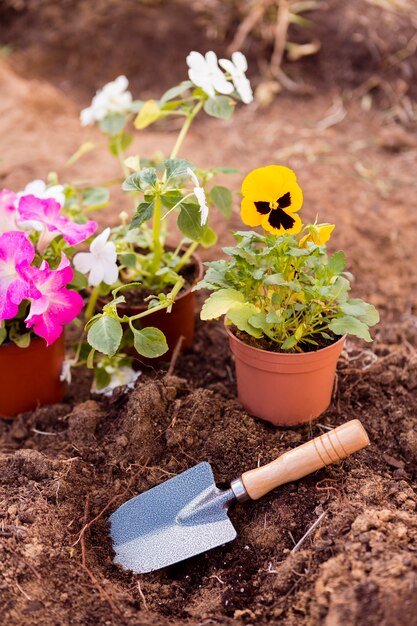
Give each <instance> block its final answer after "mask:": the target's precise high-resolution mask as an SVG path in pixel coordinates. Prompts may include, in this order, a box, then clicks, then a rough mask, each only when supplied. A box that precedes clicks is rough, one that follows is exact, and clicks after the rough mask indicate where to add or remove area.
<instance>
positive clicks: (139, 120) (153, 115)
mask: <svg viewBox="0 0 417 626" xmlns="http://www.w3.org/2000/svg"><path fill="white" fill-rule="evenodd" d="M161 117H165V113H164V112H163V111H161V109H160V107H159V105H158V103H157V102H156V101H155V100H147V101H146V102H144V104H143V106H142V108H141V110H140V111H139V113H138V115H137V117H136V119H135V122H134V124H135V128H137V129H138V130H143V129H144V128H146V127H147V126H150V125H151V124H153V123H154V122H156V120H159V119H160V118H161Z"/></svg>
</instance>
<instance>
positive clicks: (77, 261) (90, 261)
mask: <svg viewBox="0 0 417 626" xmlns="http://www.w3.org/2000/svg"><path fill="white" fill-rule="evenodd" d="M72 262H73V264H74V267H75V269H76V270H77V272H81V274H88V272H89V271H90V270H91V268H92V267H93V265H94V256H93V255H92V254H91V252H78V253H77V254H76V255H75V256H74V258H73V259H72Z"/></svg>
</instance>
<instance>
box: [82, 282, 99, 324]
mask: <svg viewBox="0 0 417 626" xmlns="http://www.w3.org/2000/svg"><path fill="white" fill-rule="evenodd" d="M99 295H100V290H99V286H97V287H94V289H93V291H92V292H91V296H90V300H89V302H88V304H87V308H86V310H85V319H86V321H87V322H88V321H89V320H90V319H91V318H92V317H93V314H94V307H95V306H96V302H97V298H98V297H99Z"/></svg>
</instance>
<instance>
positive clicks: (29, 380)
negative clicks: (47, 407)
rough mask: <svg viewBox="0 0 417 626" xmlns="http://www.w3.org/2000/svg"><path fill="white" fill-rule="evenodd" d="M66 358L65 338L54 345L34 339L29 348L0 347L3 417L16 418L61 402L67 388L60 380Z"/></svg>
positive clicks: (1, 409)
mask: <svg viewBox="0 0 417 626" xmlns="http://www.w3.org/2000/svg"><path fill="white" fill-rule="evenodd" d="M64 356H65V342H64V336H63V335H61V337H60V338H59V339H58V340H57V341H55V343H53V344H52V345H51V346H49V347H48V346H47V345H46V342H45V341H44V340H43V339H41V338H40V337H32V341H31V342H30V345H29V346H28V347H27V348H18V347H17V346H16V345H15V344H14V343H7V344H3V345H1V346H0V388H1V393H0V416H1V417H14V416H15V415H17V414H18V413H23V412H24V411H31V410H33V409H35V408H36V407H37V406H41V405H44V404H54V403H55V402H60V401H61V400H62V398H63V396H64V390H65V385H64V383H62V382H61V381H60V380H59V377H60V374H61V370H62V363H63V361H64Z"/></svg>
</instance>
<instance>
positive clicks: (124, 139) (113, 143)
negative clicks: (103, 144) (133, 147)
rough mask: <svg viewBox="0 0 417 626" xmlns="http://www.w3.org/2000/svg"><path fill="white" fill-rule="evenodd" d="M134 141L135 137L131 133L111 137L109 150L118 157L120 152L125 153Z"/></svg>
mask: <svg viewBox="0 0 417 626" xmlns="http://www.w3.org/2000/svg"><path fill="white" fill-rule="evenodd" d="M132 141H133V137H132V135H130V134H129V133H125V132H121V133H117V135H111V136H110V137H109V150H110V152H111V153H112V154H113V155H114V156H116V157H117V156H119V154H120V152H124V151H125V150H127V149H128V147H129V146H130V144H131V143H132Z"/></svg>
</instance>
